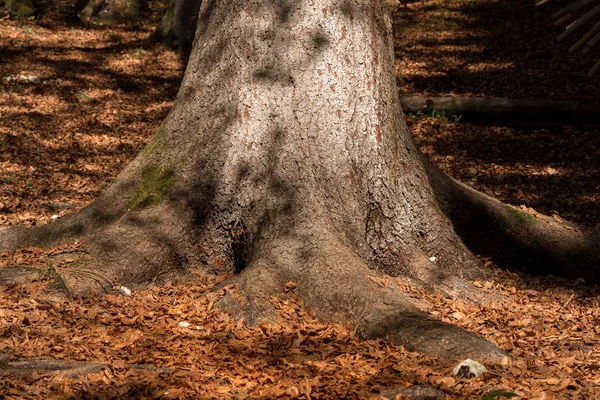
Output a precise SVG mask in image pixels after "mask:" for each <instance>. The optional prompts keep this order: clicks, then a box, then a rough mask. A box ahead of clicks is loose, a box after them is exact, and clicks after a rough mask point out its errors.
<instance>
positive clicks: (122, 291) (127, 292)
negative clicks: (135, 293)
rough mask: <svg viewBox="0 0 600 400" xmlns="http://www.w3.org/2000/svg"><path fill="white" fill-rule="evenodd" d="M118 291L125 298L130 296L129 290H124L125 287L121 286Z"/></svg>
mask: <svg viewBox="0 0 600 400" xmlns="http://www.w3.org/2000/svg"><path fill="white" fill-rule="evenodd" d="M119 290H120V291H121V293H123V294H124V295H125V296H131V290H129V289H128V288H126V287H125V286H121V287H120V288H119Z"/></svg>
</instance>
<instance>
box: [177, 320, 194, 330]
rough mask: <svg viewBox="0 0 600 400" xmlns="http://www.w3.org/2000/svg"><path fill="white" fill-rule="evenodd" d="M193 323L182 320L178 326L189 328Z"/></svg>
mask: <svg viewBox="0 0 600 400" xmlns="http://www.w3.org/2000/svg"><path fill="white" fill-rule="evenodd" d="M190 325H191V324H190V323H189V322H187V321H181V322H179V323H178V324H177V326H178V327H180V328H188V327H189V326H190Z"/></svg>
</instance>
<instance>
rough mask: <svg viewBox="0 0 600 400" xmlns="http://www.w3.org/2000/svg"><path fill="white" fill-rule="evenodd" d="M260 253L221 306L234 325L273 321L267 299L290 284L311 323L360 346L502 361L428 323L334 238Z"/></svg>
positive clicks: (480, 344)
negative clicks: (342, 327) (341, 329)
mask: <svg viewBox="0 0 600 400" xmlns="http://www.w3.org/2000/svg"><path fill="white" fill-rule="evenodd" d="M264 248H267V249H269V250H268V251H267V252H265V253H263V254H261V255H262V257H261V258H259V259H258V260H257V261H254V262H253V263H252V264H251V266H250V267H248V268H247V269H245V270H244V271H243V272H242V273H241V274H240V275H239V276H238V277H237V278H235V279H234V282H235V283H236V284H237V285H239V291H238V292H236V294H231V293H229V294H227V295H226V296H225V297H224V298H223V299H221V301H220V302H219V307H221V308H222V309H224V310H229V311H232V312H233V314H234V315H235V316H236V317H238V318H244V319H245V320H246V321H249V322H251V323H257V322H260V321H264V320H266V321H272V320H273V319H274V315H275V313H274V309H273V307H272V306H271V305H270V304H269V302H268V297H269V296H271V295H276V294H279V293H281V292H282V291H283V290H284V286H285V285H286V282H289V281H293V282H295V284H296V286H295V293H296V295H297V296H298V298H299V299H300V300H302V301H303V302H304V304H305V305H306V306H307V307H308V308H309V309H310V310H311V311H313V312H314V313H315V315H316V316H318V317H320V319H322V320H326V321H332V320H333V321H336V322H340V321H341V322H342V323H345V324H347V325H350V326H354V327H356V328H357V334H358V335H359V336H360V337H362V338H364V339H375V338H383V339H386V340H389V341H391V342H392V343H394V344H400V345H403V346H405V347H407V348H408V349H410V350H414V351H419V352H423V353H426V354H429V355H431V356H436V357H440V358H444V359H448V360H452V361H454V360H459V359H464V358H467V357H471V358H475V359H478V360H488V361H494V362H498V361H500V360H502V359H503V358H504V357H506V356H507V354H506V353H505V352H504V351H502V350H501V349H500V348H498V347H497V346H496V345H494V344H492V343H490V342H487V341H486V340H485V339H483V338H480V337H478V336H476V335H474V334H472V333H470V332H467V331H464V330H463V329H461V328H458V327H456V326H454V325H450V324H447V323H444V322H442V321H437V320H431V319H429V318H428V316H427V314H426V313H425V312H423V311H422V310H420V309H419V308H418V307H417V306H415V304H414V303H413V302H412V301H411V300H410V299H409V298H408V297H407V296H406V295H404V294H403V293H402V292H401V291H400V289H399V288H398V287H397V286H395V284H394V282H393V281H390V280H385V279H383V277H381V276H379V275H378V274H377V273H376V272H374V271H373V270H371V269H370V268H369V267H368V266H367V264H366V263H365V262H364V261H363V260H362V259H361V258H360V257H358V256H357V255H356V254H355V253H354V252H353V251H352V248H351V247H350V246H348V245H346V244H345V243H343V241H341V240H340V239H339V238H338V237H337V236H336V235H332V234H331V233H329V232H326V231H317V230H315V229H313V230H312V231H311V234H308V235H295V236H287V237H285V238H280V239H278V240H275V241H273V242H271V243H269V245H265V246H264ZM267 260H268V261H267ZM294 263H297V264H296V265H295V266H294V265H293V264H294ZM228 283H231V281H230V282H228ZM452 285H453V286H454V283H453V284H452ZM465 287H466V285H465Z"/></svg>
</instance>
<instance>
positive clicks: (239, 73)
mask: <svg viewBox="0 0 600 400" xmlns="http://www.w3.org/2000/svg"><path fill="white" fill-rule="evenodd" d="M391 33H392V32H391V23H390V17H389V15H388V13H387V3H384V2H380V1H372V0H354V1H351V0H305V1H301V2H298V1H276V2H273V1H267V0H251V1H248V0H243V1H242V0H211V1H205V2H203V4H202V7H201V11H200V15H199V23H198V31H197V33H196V35H197V39H196V41H195V46H194V49H193V51H192V54H191V56H190V59H189V63H188V67H187V70H186V73H185V76H184V79H183V82H182V85H181V89H180V91H179V94H178V97H177V100H176V103H175V105H174V106H173V109H172V110H171V112H170V114H169V116H168V118H167V120H166V121H165V122H164V123H163V125H162V126H161V128H160V129H159V131H158V132H157V134H156V136H155V137H154V139H153V140H152V141H151V143H149V144H148V146H147V147H146V149H145V150H144V151H143V152H142V153H141V154H140V155H139V156H138V157H137V158H136V159H135V160H134V161H133V162H132V163H131V164H130V165H129V166H128V167H127V168H126V169H125V170H124V171H123V172H122V173H121V174H120V175H119V176H118V178H117V179H116V181H115V182H114V183H113V184H112V185H111V186H110V187H109V188H108V189H107V190H106V191H105V192H104V193H103V194H102V195H101V196H100V197H99V198H98V199H97V200H96V201H95V202H94V203H93V204H91V205H90V206H89V207H87V208H86V209H84V210H83V211H81V212H79V213H77V214H74V215H72V216H71V217H69V218H65V219H63V220H59V221H57V222H55V223H52V224H49V225H45V226H42V227H39V228H34V229H25V228H14V229H10V230H8V231H4V232H0V248H18V247H22V246H25V245H36V246H53V245H55V244H57V243H64V242H68V241H72V240H75V239H78V240H81V239H84V240H85V241H86V244H87V249H88V251H87V252H86V253H81V254H79V253H77V254H78V255H76V258H77V262H70V263H69V264H68V266H69V267H68V268H67V267H65V266H64V265H63V264H61V260H62V259H63V258H64V257H65V255H64V254H60V253H57V254H54V255H52V257H50V259H49V260H48V263H49V264H50V265H57V267H56V271H57V272H59V274H60V275H61V282H64V285H65V286H66V287H67V288H68V289H69V292H70V293H71V294H72V295H83V294H86V293H89V292H90V291H93V290H96V291H103V290H106V287H105V283H106V282H110V281H111V280H117V281H118V282H121V283H122V284H125V285H126V286H130V287H134V288H135V287H136V285H143V284H146V283H148V282H149V281H156V282H161V281H162V280H165V279H169V278H172V277H179V278H181V277H185V276H186V274H188V273H189V272H191V271H192V270H193V269H196V268H200V269H203V270H210V271H220V272H226V273H229V274H230V275H231V279H230V280H229V281H228V284H235V285H236V287H237V288H238V289H237V292H234V291H228V293H227V295H225V297H223V298H222V299H221V300H220V302H219V306H220V307H222V308H223V309H229V310H231V311H232V312H233V313H234V314H236V315H239V316H242V317H244V318H246V320H247V321H248V322H249V323H253V322H257V321H259V320H261V319H265V318H267V319H268V318H270V316H271V315H273V314H272V311H273V309H272V307H270V303H269V302H268V300H267V299H268V296H270V295H273V294H277V293H280V292H282V291H283V288H284V286H285V285H286V283H287V282H289V281H293V282H295V283H296V293H297V295H298V296H299V298H300V299H302V300H303V302H304V303H305V305H306V306H307V307H309V308H310V309H312V310H313V311H314V312H315V314H316V315H317V316H319V317H320V318H322V319H323V320H326V321H335V322H340V323H344V324H348V325H351V326H355V327H356V330H357V333H358V334H359V335H360V336H361V337H363V338H377V337H383V338H386V339H388V340H391V341H393V342H395V343H399V344H402V345H404V346H406V347H408V348H410V349H414V350H418V351H423V352H426V353H428V354H431V355H435V356H439V357H443V358H447V359H461V358H465V357H470V358H474V359H480V360H481V359H490V360H495V361H499V360H500V359H501V358H502V357H504V356H505V355H506V353H504V352H503V351H502V350H501V349H499V348H498V347H496V346H495V345H493V344H491V343H489V342H486V341H485V340H483V339H482V338H480V337H477V336H475V335H473V334H471V333H468V332H465V331H463V330H461V329H459V328H457V327H454V326H452V325H449V324H446V323H444V322H441V321H435V320H430V319H429V318H428V317H427V315H426V314H425V313H424V312H423V311H421V310H420V309H419V308H418V307H417V306H416V305H415V304H416V303H415V302H414V301H413V300H412V299H409V298H408V297H407V296H406V295H404V294H403V293H402V292H401V290H400V289H399V286H398V284H399V282H409V283H410V284H411V285H419V286H421V287H423V288H427V289H430V290H432V291H437V292H440V293H444V294H447V295H452V296H456V297H460V298H463V299H466V300H470V301H479V302H481V301H485V296H484V294H483V293H480V292H478V291H477V289H475V288H473V287H472V286H471V285H470V284H468V280H470V279H474V278H477V277H480V276H482V275H484V274H485V270H484V268H483V266H482V265H481V264H480V263H479V261H478V260H477V259H476V258H475V257H474V256H473V254H472V253H471V252H470V251H469V250H468V249H467V248H466V246H465V245H464V244H463V242H462V240H461V239H460V237H459V236H458V235H457V234H456V233H455V232H454V229H453V226H452V223H451V221H450V220H449V219H448V218H447V216H446V215H445V214H444V212H443V210H442V208H440V205H438V201H437V200H436V196H435V195H434V191H435V190H438V189H440V190H441V189H443V185H444V184H445V183H447V182H448V181H446V180H444V179H449V178H447V177H445V178H443V177H436V176H434V175H433V174H432V172H431V170H430V167H429V166H428V165H427V163H426V162H425V161H424V159H423V158H422V156H421V155H420V153H419V151H418V150H417V148H416V146H415V144H414V143H413V141H412V140H411V137H410V135H409V134H408V131H407V128H406V125H405V122H404V119H403V117H402V112H401V109H400V106H399V99H398V94H397V90H396V84H395V76H394V68H393V65H394V59H393V40H392V35H391ZM434 179H438V180H440V182H438V181H437V180H434ZM450 182H451V181H450ZM432 184H435V187H434V186H433V185H432ZM447 192H448V196H452V195H453V194H454V193H455V191H452V190H448V191H447ZM443 194H445V192H443V191H442V192H440V193H439V194H438V196H440V197H442V196H441V195H443ZM450 203H451V202H450ZM450 203H448V204H450ZM443 204H446V202H444V203H443ZM67 256H68V257H69V258H70V259H71V261H72V258H73V257H74V254H67ZM59 267H60V268H59ZM75 270H77V271H75ZM81 271H85V273H83V272H81ZM77 272H78V273H77Z"/></svg>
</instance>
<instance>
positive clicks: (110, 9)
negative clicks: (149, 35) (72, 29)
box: [79, 0, 144, 25]
mask: <svg viewBox="0 0 600 400" xmlns="http://www.w3.org/2000/svg"><path fill="white" fill-rule="evenodd" d="M143 5H144V1H143V0H90V1H89V2H88V3H87V5H86V6H85V7H84V9H83V10H81V12H80V13H79V17H80V18H81V20H82V21H83V22H84V23H85V24H88V25H95V24H99V25H113V24H116V23H120V22H128V21H133V20H135V19H136V18H137V17H139V14H140V9H141V7H142V6H143Z"/></svg>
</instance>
